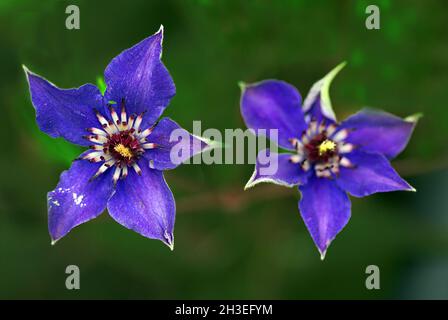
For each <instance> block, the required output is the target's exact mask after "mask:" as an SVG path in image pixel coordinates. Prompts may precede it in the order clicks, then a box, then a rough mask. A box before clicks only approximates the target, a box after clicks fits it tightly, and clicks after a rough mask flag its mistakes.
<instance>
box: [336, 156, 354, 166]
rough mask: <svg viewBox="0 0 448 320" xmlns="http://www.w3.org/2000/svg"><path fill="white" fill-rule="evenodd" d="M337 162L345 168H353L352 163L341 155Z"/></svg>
mask: <svg viewBox="0 0 448 320" xmlns="http://www.w3.org/2000/svg"><path fill="white" fill-rule="evenodd" d="M339 164H340V165H341V166H343V167H346V168H353V167H354V165H353V163H352V162H351V161H350V160H349V159H348V158H346V157H342V158H341V160H339Z"/></svg>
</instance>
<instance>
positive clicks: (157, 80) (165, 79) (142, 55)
mask: <svg viewBox="0 0 448 320" xmlns="http://www.w3.org/2000/svg"><path fill="white" fill-rule="evenodd" d="M162 40H163V27H161V28H160V30H159V31H158V32H157V33H156V34H154V35H152V36H150V37H148V38H146V39H144V40H143V41H141V42H140V43H138V44H136V45H135V46H133V47H132V48H130V49H127V50H125V51H123V52H122V53H120V54H119V55H118V56H116V57H115V58H114V59H113V60H112V61H111V62H110V63H109V65H108V66H107V68H106V71H105V74H104V77H105V81H106V84H107V89H106V93H105V97H106V99H107V101H109V100H113V101H115V102H117V103H120V101H121V100H122V99H124V100H125V103H126V109H127V112H128V113H129V114H132V113H136V114H140V113H142V112H145V111H147V113H146V115H145V117H144V119H143V127H148V126H150V125H152V124H153V123H155V121H156V120H157V119H158V118H159V117H160V115H161V114H162V113H163V111H164V110H165V108H166V107H167V105H168V104H169V102H170V100H171V98H172V97H173V96H174V95H175V93H176V87H175V85H174V82H173V79H172V78H171V76H170V74H169V72H168V70H167V69H166V67H165V66H164V65H163V63H162V61H161V55H162Z"/></svg>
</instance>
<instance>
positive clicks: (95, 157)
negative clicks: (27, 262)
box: [24, 26, 205, 249]
mask: <svg viewBox="0 0 448 320" xmlns="http://www.w3.org/2000/svg"><path fill="white" fill-rule="evenodd" d="M162 40H163V27H162V26H161V27H160V30H159V31H158V32H157V33H156V34H154V35H152V36H150V37H148V38H146V39H144V40H143V41H141V42H140V43H138V44H136V45H135V46H133V47H132V48H130V49H127V50H125V51H123V52H122V53H121V54H119V55H118V56H117V57H115V58H114V59H112V61H111V62H110V63H109V65H108V66H107V68H106V71H105V74H104V77H105V81H106V84H107V89H106V92H105V93H104V96H103V95H102V94H101V93H100V91H99V90H98V88H97V87H96V86H94V85H92V84H86V85H83V86H81V87H79V88H75V89H60V88H58V87H56V86H55V85H53V84H52V83H50V82H48V81H47V80H45V79H44V78H42V77H40V76H38V75H36V74H34V73H32V72H30V71H29V70H28V69H26V67H24V69H25V72H26V75H27V78H28V83H29V87H30V92H31V100H32V102H33V105H34V108H35V109H36V121H37V124H38V125H39V128H40V129H41V130H42V131H43V132H45V133H47V134H48V135H50V136H51V137H54V138H56V137H62V138H64V139H66V140H67V141H69V142H71V143H74V144H77V145H81V146H89V147H90V150H88V151H86V152H84V153H82V154H81V156H80V157H79V158H78V159H77V160H76V161H74V162H73V164H72V166H71V168H70V169H69V170H67V171H65V172H63V173H62V175H61V177H60V181H59V183H58V185H57V186H56V189H54V190H53V191H51V192H49V193H48V226H49V231H50V235H51V239H52V243H55V242H56V241H57V240H59V239H60V238H62V237H63V236H65V235H66V234H67V233H68V232H69V231H70V230H71V229H72V228H74V227H76V226H78V225H80V224H81V223H84V222H86V221H89V220H91V219H93V218H96V217H97V216H98V215H100V214H101V213H102V212H103V211H104V209H105V208H106V207H107V209H108V211H109V214H110V215H111V216H112V218H113V219H115V220H116V221H117V222H118V223H120V224H121V225H123V226H125V227H126V228H129V229H131V230H134V231H136V232H138V233H139V234H141V235H142V236H144V237H148V238H152V239H159V240H161V241H163V242H164V243H165V244H166V245H168V246H169V247H170V248H171V249H173V245H174V237H173V229H174V220H175V202H174V197H173V194H172V193H171V190H170V189H169V187H168V185H167V183H166V182H165V179H164V177H163V170H167V169H173V168H175V167H176V166H177V165H179V163H180V162H182V161H183V160H186V159H188V158H189V157H190V156H193V155H194V154H195V153H198V152H200V151H201V149H202V148H203V147H204V146H205V145H204V143H203V142H202V141H200V140H198V139H196V138H195V137H193V136H192V135H190V134H189V133H187V132H186V131H185V130H183V129H181V128H180V127H179V125H178V124H177V123H175V122H174V121H173V120H171V119H169V118H163V119H161V120H160V121H158V119H159V117H160V116H161V115H162V113H163V111H164V110H165V108H166V107H167V106H168V104H169V102H170V100H171V98H172V97H173V96H174V95H175V93H176V88H175V86H174V82H173V80H172V78H171V76H170V74H169V73H168V70H167V69H166V68H165V66H164V65H163V63H162V62H161V60H160V59H161V55H162ZM173 130H177V133H179V132H180V133H182V132H183V133H185V135H184V136H187V137H188V138H189V139H181V140H180V141H171V140H170V135H171V133H172V132H173ZM178 143H182V144H185V146H184V147H185V148H184V149H182V150H190V151H191V152H185V153H183V154H182V155H181V156H180V161H178V162H177V161H176V162H173V161H171V157H170V150H171V148H172V146H174V145H177V144H178ZM197 146H199V148H197Z"/></svg>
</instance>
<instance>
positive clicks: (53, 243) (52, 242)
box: [50, 239, 59, 246]
mask: <svg viewBox="0 0 448 320" xmlns="http://www.w3.org/2000/svg"><path fill="white" fill-rule="evenodd" d="M58 241H59V239H51V242H50V244H51V245H52V246H54V245H55V244H56V243H57V242H58Z"/></svg>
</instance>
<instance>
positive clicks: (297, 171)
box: [244, 150, 309, 189]
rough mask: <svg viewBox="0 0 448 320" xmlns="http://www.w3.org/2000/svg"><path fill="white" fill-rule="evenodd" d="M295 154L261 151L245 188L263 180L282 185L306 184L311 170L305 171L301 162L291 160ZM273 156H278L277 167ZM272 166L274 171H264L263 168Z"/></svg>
mask: <svg viewBox="0 0 448 320" xmlns="http://www.w3.org/2000/svg"><path fill="white" fill-rule="evenodd" d="M292 156H294V155H293V154H289V153H283V154H277V153H274V152H271V151H267V152H265V150H263V151H261V152H260V153H259V154H258V156H257V163H256V164H255V171H254V173H253V174H252V177H251V178H250V180H249V181H248V182H247V184H246V186H245V187H244V189H248V188H252V187H253V186H255V185H256V184H258V183H261V182H270V183H275V184H278V185H281V186H286V187H293V186H296V185H298V184H304V183H306V181H307V180H308V175H309V171H308V172H306V171H303V170H302V168H301V167H300V165H299V164H297V163H292V162H291V161H290V159H291V157H292ZM272 157H276V158H277V160H276V161H277V167H276V168H275V167H274V166H275V165H274V164H273V161H274V160H272ZM268 167H271V169H272V170H274V169H275V170H274V171H270V170H269V171H268V172H266V171H265V172H263V171H262V169H263V168H264V169H267V168H268Z"/></svg>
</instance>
